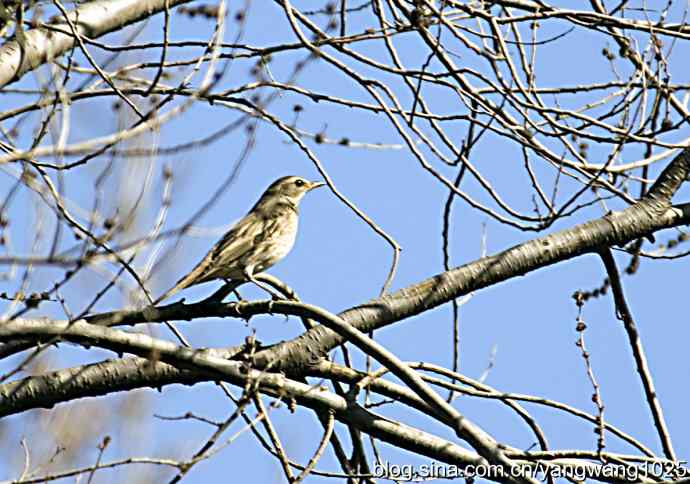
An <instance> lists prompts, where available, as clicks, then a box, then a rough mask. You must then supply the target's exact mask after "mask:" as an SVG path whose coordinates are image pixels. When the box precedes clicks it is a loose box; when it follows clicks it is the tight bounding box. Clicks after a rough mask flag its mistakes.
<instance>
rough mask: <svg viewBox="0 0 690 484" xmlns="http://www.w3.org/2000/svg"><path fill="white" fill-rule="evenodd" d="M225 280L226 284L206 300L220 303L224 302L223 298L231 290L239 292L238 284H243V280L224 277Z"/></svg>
mask: <svg viewBox="0 0 690 484" xmlns="http://www.w3.org/2000/svg"><path fill="white" fill-rule="evenodd" d="M223 280H224V281H225V284H224V285H223V286H222V287H221V288H220V289H218V290H217V291H216V292H214V293H213V294H211V295H210V296H209V297H208V298H206V299H205V301H208V302H213V303H219V302H223V299H225V298H226V297H227V295H228V294H230V293H231V292H233V293H235V294H237V291H236V289H237V286H239V285H240V284H242V282H241V281H233V280H232V279H223ZM239 299H240V300H241V299H242V298H241V297H240V298H239Z"/></svg>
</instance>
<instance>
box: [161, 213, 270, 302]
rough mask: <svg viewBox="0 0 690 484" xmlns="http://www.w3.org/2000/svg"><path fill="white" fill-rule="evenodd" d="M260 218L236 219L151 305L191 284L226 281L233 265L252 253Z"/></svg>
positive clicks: (260, 230)
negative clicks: (196, 261) (205, 252)
mask: <svg viewBox="0 0 690 484" xmlns="http://www.w3.org/2000/svg"><path fill="white" fill-rule="evenodd" d="M262 220H263V219H262V218H261V217H259V216H257V215H256V214H255V213H249V214H247V215H246V216H245V217H244V218H242V219H240V221H239V222H237V223H236V224H235V225H234V226H233V227H232V228H231V229H230V230H229V231H228V232H226V233H225V235H223V237H222V238H221V239H220V240H219V241H218V242H216V244H215V245H214V246H213V247H212V248H211V250H209V251H208V253H207V254H206V255H205V256H204V258H203V259H201V261H200V262H199V263H198V264H197V265H196V266H195V267H194V269H192V270H191V271H190V272H189V274H187V275H186V276H184V277H183V278H182V279H180V280H179V281H177V284H175V286H174V287H172V288H171V289H170V290H168V291H167V292H165V293H164V294H163V295H162V296H161V297H159V298H158V299H157V300H156V301H155V303H156V304H157V303H158V302H160V301H162V300H163V299H166V298H168V297H170V296H172V295H173V294H175V293H176V292H178V291H181V290H182V289H185V288H187V287H189V286H193V285H195V284H201V283H202V282H206V281H210V280H213V279H218V278H223V277H227V276H224V275H223V274H224V273H227V272H229V270H230V268H232V265H233V264H234V263H236V261H237V260H238V259H239V258H240V257H242V256H243V255H244V254H246V253H247V252H248V251H249V250H251V249H252V247H253V246H254V243H255V239H256V237H257V236H260V235H261V234H262V232H263V222H262Z"/></svg>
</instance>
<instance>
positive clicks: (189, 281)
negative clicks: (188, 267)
mask: <svg viewBox="0 0 690 484" xmlns="http://www.w3.org/2000/svg"><path fill="white" fill-rule="evenodd" d="M197 278H198V274H196V273H195V271H192V272H190V273H189V274H187V275H186V276H184V277H183V278H182V279H180V280H179V281H177V284H175V285H174V286H173V287H171V288H170V289H168V290H167V291H165V292H164V293H163V294H162V295H160V296H159V297H158V299H156V300H155V301H153V303H152V304H151V305H152V306H156V305H158V303H160V302H161V301H163V300H164V299H167V298H169V297H171V296H173V295H175V294H176V293H177V292H179V291H181V290H182V289H185V288H187V287H189V286H192V285H194V284H196V283H197V282H198V281H197Z"/></svg>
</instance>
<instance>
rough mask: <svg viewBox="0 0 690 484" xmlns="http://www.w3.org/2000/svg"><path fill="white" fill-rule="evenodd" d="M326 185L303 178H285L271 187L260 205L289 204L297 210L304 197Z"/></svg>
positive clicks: (262, 197) (263, 196)
mask: <svg viewBox="0 0 690 484" xmlns="http://www.w3.org/2000/svg"><path fill="white" fill-rule="evenodd" d="M323 185H325V183H324V182H312V181H309V180H307V179H305V178H302V177H301V176H284V177H283V178H279V179H278V180H276V181H274V182H273V183H272V184H271V186H270V187H268V188H267V189H266V191H265V192H264V194H263V195H261V199H260V200H259V203H260V204H262V205H263V204H271V203H288V204H290V205H294V206H295V208H296V207H297V205H298V204H299V202H300V200H302V197H303V196H304V195H305V194H306V193H307V192H308V191H310V190H313V189H314V188H318V187H320V186H323Z"/></svg>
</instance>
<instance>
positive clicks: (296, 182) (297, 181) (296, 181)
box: [295, 179, 304, 187]
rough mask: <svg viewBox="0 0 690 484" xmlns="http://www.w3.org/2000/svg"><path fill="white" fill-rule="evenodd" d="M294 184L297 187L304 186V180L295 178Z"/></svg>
mask: <svg viewBox="0 0 690 484" xmlns="http://www.w3.org/2000/svg"><path fill="white" fill-rule="evenodd" d="M295 185H297V186H298V187H301V186H304V180H302V179H297V180H295Z"/></svg>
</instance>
